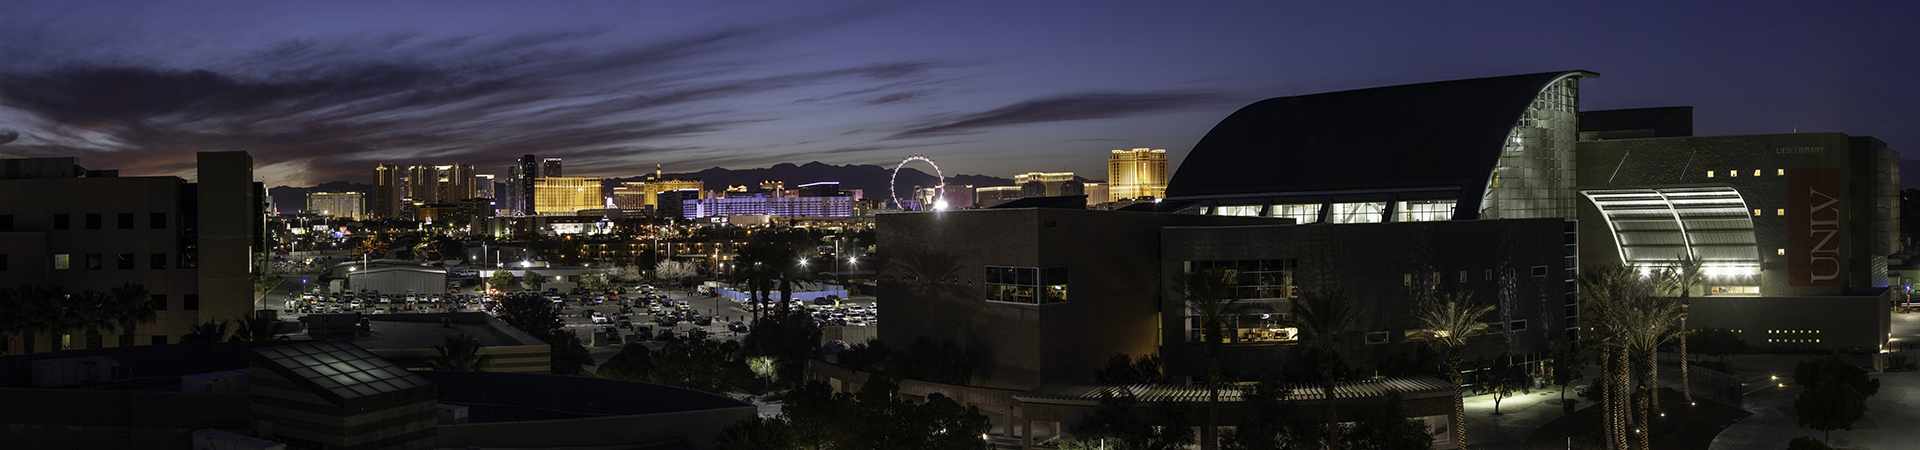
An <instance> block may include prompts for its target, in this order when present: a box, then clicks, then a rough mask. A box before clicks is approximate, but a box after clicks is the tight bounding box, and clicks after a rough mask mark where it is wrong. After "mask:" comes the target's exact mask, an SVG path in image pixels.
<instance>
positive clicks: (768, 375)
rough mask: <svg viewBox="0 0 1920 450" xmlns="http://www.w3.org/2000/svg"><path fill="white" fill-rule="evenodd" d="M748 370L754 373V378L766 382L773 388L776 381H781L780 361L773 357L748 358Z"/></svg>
mask: <svg viewBox="0 0 1920 450" xmlns="http://www.w3.org/2000/svg"><path fill="white" fill-rule="evenodd" d="M747 370H749V371H752V372H753V376H754V377H756V378H759V379H761V380H763V381H765V382H766V383H767V385H768V386H772V385H773V383H774V382H775V381H778V380H779V379H780V361H779V360H777V359H773V358H772V357H768V356H755V357H750V358H747Z"/></svg>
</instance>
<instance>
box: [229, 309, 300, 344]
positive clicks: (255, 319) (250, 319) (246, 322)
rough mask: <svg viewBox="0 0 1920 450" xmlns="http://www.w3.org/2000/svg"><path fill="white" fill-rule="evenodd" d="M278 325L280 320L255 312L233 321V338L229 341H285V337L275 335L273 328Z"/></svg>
mask: <svg viewBox="0 0 1920 450" xmlns="http://www.w3.org/2000/svg"><path fill="white" fill-rule="evenodd" d="M279 324H280V320H279V319H275V318H274V317H273V316H272V315H260V314H259V313H258V312H255V313H253V314H248V315H246V316H242V317H240V319H238V320H234V321H233V337H232V338H231V341H232V342H266V341H284V340H287V337H286V336H280V335H279V334H278V333H276V331H278V330H276V329H275V328H276V326H277V325H279Z"/></svg>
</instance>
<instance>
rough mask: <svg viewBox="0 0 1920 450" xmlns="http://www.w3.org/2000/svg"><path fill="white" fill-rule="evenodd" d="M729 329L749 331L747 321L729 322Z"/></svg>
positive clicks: (737, 331) (736, 331) (738, 331)
mask: <svg viewBox="0 0 1920 450" xmlns="http://www.w3.org/2000/svg"><path fill="white" fill-rule="evenodd" d="M727 329H728V330H732V331H733V332H735V333H745V332H747V323H746V322H741V321H738V320H735V321H733V322H732V323H728V324H727Z"/></svg>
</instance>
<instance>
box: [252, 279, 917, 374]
mask: <svg viewBox="0 0 1920 450" xmlns="http://www.w3.org/2000/svg"><path fill="white" fill-rule="evenodd" d="M282 287H283V288H284V289H275V290H274V292H273V293H271V294H268V296H267V297H266V298H263V299H262V303H264V304H265V306H266V307H267V308H269V309H274V310H276V311H278V312H279V316H280V318H281V320H289V321H297V320H299V318H300V317H301V316H305V315H308V314H355V313H358V314H369V315H375V314H416V313H440V312H488V313H493V312H494V311H495V310H496V309H497V308H498V307H499V301H500V300H503V299H505V298H506V295H533V296H538V297H540V298H541V299H543V300H547V301H551V302H553V305H554V307H555V308H558V309H559V313H560V317H561V319H562V321H563V322H564V323H565V326H566V327H567V328H568V329H570V330H572V331H575V332H576V333H578V334H579V335H580V338H581V339H582V340H584V341H587V342H588V343H589V345H590V346H592V347H596V350H600V349H610V350H613V351H617V349H618V348H617V347H615V346H617V345H624V344H626V343H628V342H645V343H653V342H658V341H660V340H663V339H666V338H671V337H688V336H692V337H698V338H707V339H738V338H739V337H741V336H742V335H744V334H746V333H750V332H751V331H752V330H751V329H749V327H750V325H751V324H752V321H753V319H752V318H753V312H752V310H753V309H754V308H755V305H752V304H749V303H745V302H739V301H735V300H731V299H726V298H721V297H713V296H707V295H704V294H693V295H688V293H687V292H682V291H675V292H668V291H665V290H655V289H651V288H648V287H644V286H643V285H642V286H629V287H626V288H621V289H618V290H614V291H608V292H598V293H594V292H581V291H576V292H532V291H523V292H513V293H508V294H496V295H492V296H489V295H487V294H484V293H458V294H421V293H408V292H403V293H384V292H382V293H375V292H364V293H362V292H352V293H337V294H328V293H317V292H311V291H309V292H301V291H302V290H301V288H300V285H299V284H295V283H288V284H285V285H283V286H282ZM761 306H762V307H765V308H768V309H769V310H777V309H779V305H778V302H777V301H775V302H767V303H765V304H763V305H761ZM790 307H792V308H794V309H796V310H804V311H808V312H810V313H811V314H812V315H813V317H814V319H815V323H816V324H819V325H821V326H823V327H832V326H870V325H872V324H874V323H876V322H877V320H878V313H879V310H878V308H876V307H874V306H873V305H872V301H871V299H863V301H853V300H851V299H833V300H820V301H808V302H802V301H794V302H793V304H792V305H790ZM596 333H600V334H601V336H598V337H597V339H596V336H595V334H596ZM594 353H595V354H596V355H595V356H596V358H595V360H596V361H604V360H605V357H603V356H611V352H607V353H606V354H605V355H601V353H603V352H602V351H595V352H594Z"/></svg>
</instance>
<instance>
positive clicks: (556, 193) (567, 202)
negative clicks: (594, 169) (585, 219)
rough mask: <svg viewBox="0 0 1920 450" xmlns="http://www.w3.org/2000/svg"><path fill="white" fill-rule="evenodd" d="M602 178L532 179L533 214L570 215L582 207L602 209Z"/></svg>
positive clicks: (603, 205)
mask: <svg viewBox="0 0 1920 450" xmlns="http://www.w3.org/2000/svg"><path fill="white" fill-rule="evenodd" d="M604 181H605V179H604V178H594V177H543V178H537V179H534V180H533V183H534V185H533V199H534V200H533V205H534V210H533V212H534V214H538V215H542V216H571V215H574V214H576V213H578V212H579V211H580V210H583V209H603V208H605V207H606V205H605V204H604V203H603V202H602V201H601V197H600V184H601V183H602V182H604Z"/></svg>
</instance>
